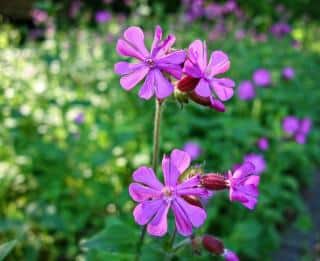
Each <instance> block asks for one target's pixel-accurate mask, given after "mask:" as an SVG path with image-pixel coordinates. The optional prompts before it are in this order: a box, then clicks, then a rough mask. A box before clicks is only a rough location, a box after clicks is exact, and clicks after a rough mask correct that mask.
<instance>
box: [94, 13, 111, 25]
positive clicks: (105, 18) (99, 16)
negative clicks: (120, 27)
mask: <svg viewBox="0 0 320 261" xmlns="http://www.w3.org/2000/svg"><path fill="white" fill-rule="evenodd" d="M111 18H112V15H111V13H110V12H108V11H105V10H101V11H98V12H96V14H95V20H96V22H97V23H100V24H103V23H106V22H109V21H110V20H111Z"/></svg>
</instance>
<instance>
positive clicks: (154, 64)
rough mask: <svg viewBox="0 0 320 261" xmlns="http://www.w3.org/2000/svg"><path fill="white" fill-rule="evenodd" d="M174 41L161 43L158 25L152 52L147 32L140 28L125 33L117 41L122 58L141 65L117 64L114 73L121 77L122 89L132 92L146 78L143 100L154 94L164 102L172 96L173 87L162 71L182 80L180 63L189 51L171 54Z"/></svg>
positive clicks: (167, 40)
mask: <svg viewBox="0 0 320 261" xmlns="http://www.w3.org/2000/svg"><path fill="white" fill-rule="evenodd" d="M174 42H175V37H174V36H173V35H169V36H168V37H167V38H166V39H165V40H162V29H161V27H160V26H157V27H156V29H155V34H154V39H153V43H152V47H151V51H150V52H149V51H148V50H147V49H146V47H145V44H144V33H143V31H142V30H141V28H139V27H136V26H131V27H129V28H128V29H127V30H125V31H124V33H123V37H122V38H120V39H119V40H118V42H117V47H116V49H117V52H118V54H119V55H121V56H127V57H133V58H136V59H137V60H138V62H137V63H128V62H118V63H116V64H115V67H114V69H115V72H116V73H117V74H119V75H120V76H121V79H120V84H121V86H122V87H123V88H124V89H125V90H127V91H129V90H131V89H132V88H133V87H135V86H136V85H137V84H138V83H139V82H140V81H142V79H144V78H146V79H145V82H144V83H143V85H142V87H141V89H140V91H139V96H140V97H141V98H142V99H146V100H148V99H150V98H151V97H152V96H153V95H154V94H155V95H156V97H157V98H158V99H164V98H166V97H168V96H169V95H171V94H172V92H173V85H172V84H171V83H170V81H169V80H168V79H167V78H165V77H164V75H163V72H165V73H168V74H170V75H172V76H173V77H175V78H177V79H180V78H181V74H182V68H181V64H182V63H183V62H184V60H185V58H186V52H185V51H183V50H177V51H170V49H171V47H172V45H173V44H174Z"/></svg>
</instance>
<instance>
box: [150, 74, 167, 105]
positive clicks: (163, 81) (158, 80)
mask: <svg viewBox="0 0 320 261" xmlns="http://www.w3.org/2000/svg"><path fill="white" fill-rule="evenodd" d="M150 73H153V74H154V75H153V77H154V79H155V81H154V90H155V93H156V96H157V98H158V99H164V98H166V97H168V96H170V95H171V94H172V93H173V86H172V84H171V83H170V82H169V81H168V79H167V78H165V77H164V76H163V74H162V73H161V72H160V70H158V69H153V70H152V71H151V72H150Z"/></svg>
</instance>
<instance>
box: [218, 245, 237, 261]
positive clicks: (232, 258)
mask: <svg viewBox="0 0 320 261" xmlns="http://www.w3.org/2000/svg"><path fill="white" fill-rule="evenodd" d="M222 256H223V257H224V260H226V261H239V260H240V259H239V257H238V256H237V255H236V254H235V253H234V252H232V251H231V250H229V249H226V248H225V249H224V252H223V254H222Z"/></svg>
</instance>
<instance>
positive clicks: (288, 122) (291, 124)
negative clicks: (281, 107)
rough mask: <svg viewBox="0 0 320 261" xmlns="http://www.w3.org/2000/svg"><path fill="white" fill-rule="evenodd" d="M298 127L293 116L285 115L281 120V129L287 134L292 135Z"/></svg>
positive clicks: (296, 119) (297, 121) (296, 120)
mask: <svg viewBox="0 0 320 261" xmlns="http://www.w3.org/2000/svg"><path fill="white" fill-rule="evenodd" d="M298 128H299V120H298V118H296V117H294V116H287V117H285V118H284V120H283V122H282V129H283V131H284V132H286V133H287V134H289V135H293V134H294V133H295V132H296V131H297V130H298Z"/></svg>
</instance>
